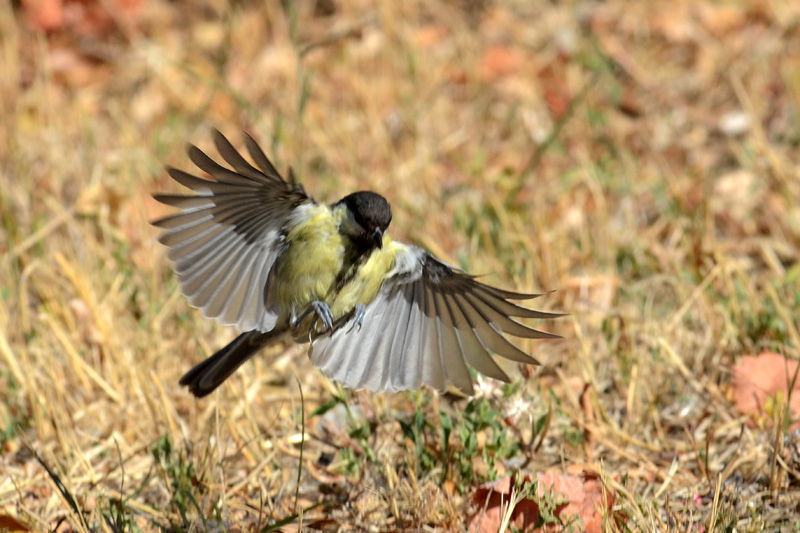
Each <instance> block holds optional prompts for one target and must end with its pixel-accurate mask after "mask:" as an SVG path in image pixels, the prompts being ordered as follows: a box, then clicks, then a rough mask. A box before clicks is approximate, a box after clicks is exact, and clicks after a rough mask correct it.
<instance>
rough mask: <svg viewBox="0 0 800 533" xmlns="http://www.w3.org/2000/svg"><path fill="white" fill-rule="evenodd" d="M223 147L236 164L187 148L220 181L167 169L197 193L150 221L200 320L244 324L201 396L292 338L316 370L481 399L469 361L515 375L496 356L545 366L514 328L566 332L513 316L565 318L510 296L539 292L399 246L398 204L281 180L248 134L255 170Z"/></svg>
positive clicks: (214, 359) (352, 383)
mask: <svg viewBox="0 0 800 533" xmlns="http://www.w3.org/2000/svg"><path fill="white" fill-rule="evenodd" d="M214 144H215V145H216V148H217V150H218V151H219V153H220V155H221V156H222V158H223V159H224V160H225V161H226V162H227V164H228V165H230V167H232V169H229V168H226V167H224V166H222V165H220V164H218V163H217V162H215V161H214V160H212V159H211V158H210V157H209V156H207V155H206V154H205V153H203V152H202V151H201V150H200V149H198V148H197V147H196V146H192V145H190V146H189V147H188V155H189V158H190V159H191V160H192V162H193V163H194V164H195V165H197V167H198V168H199V169H200V170H202V171H204V172H206V173H208V174H209V175H210V176H211V177H212V178H213V180H210V179H206V178H200V177H197V176H193V175H191V174H188V173H186V172H184V171H182V170H178V169H176V168H171V167H168V168H167V171H168V173H169V175H170V176H171V177H172V178H173V179H174V180H175V181H177V182H178V183H180V184H181V185H184V186H186V187H188V188H189V189H191V190H192V191H194V193H195V194H190V195H175V194H156V195H155V196H154V197H155V199H156V200H158V201H159V202H161V203H163V204H166V205H169V206H172V207H176V208H178V209H180V211H179V212H178V213H175V214H172V215H169V216H166V217H164V218H161V219H158V220H156V221H154V222H153V224H154V225H155V226H157V227H159V228H161V229H163V230H164V231H163V233H162V234H161V235H160V237H159V241H160V242H161V243H162V244H164V245H165V246H166V247H167V248H168V252H167V257H168V258H169V260H170V261H171V262H172V264H173V267H174V270H175V272H176V274H177V276H178V282H179V283H180V287H181V289H182V292H183V294H185V295H186V297H188V298H189V302H190V303H191V305H192V306H194V307H196V308H199V309H200V310H201V312H202V314H203V316H205V317H207V318H214V319H216V320H217V321H218V322H219V323H220V324H223V325H233V326H236V327H238V329H239V330H241V331H243V333H241V334H240V335H239V336H238V337H236V339H234V340H233V341H232V342H231V343H230V344H228V345H227V346H225V347H224V348H222V349H221V350H219V351H218V352H216V353H215V354H213V355H212V356H210V357H209V358H207V359H206V360H205V361H203V362H201V363H200V364H198V365H197V366H195V367H194V368H192V369H191V370H190V371H189V372H187V373H186V375H184V376H183V377H182V378H181V380H180V384H181V385H185V386H187V387H188V388H189V390H190V391H191V392H192V394H194V395H195V396H197V397H203V396H206V395H207V394H209V393H210V392H211V391H213V390H214V389H216V388H217V387H218V386H219V385H220V384H221V383H222V382H223V381H225V379H226V378H228V376H230V375H231V374H232V373H233V372H234V371H235V370H236V369H237V368H239V366H241V365H242V363H244V362H245V361H247V360H248V359H249V358H250V357H252V356H253V355H254V354H255V353H256V352H258V351H259V350H261V349H262V348H264V347H265V346H269V345H271V344H275V343H277V342H279V341H282V340H285V339H286V340H293V341H295V342H298V343H303V342H308V343H309V345H310V346H309V350H308V354H309V357H310V359H311V362H312V363H313V365H314V366H316V367H318V368H319V369H320V370H322V372H323V373H324V374H325V375H326V376H328V377H329V378H330V379H333V380H335V381H337V382H339V383H341V384H342V385H345V386H347V387H350V388H353V389H369V390H371V391H379V392H380V391H400V390H407V389H418V388H420V387H422V386H423V385H428V386H430V387H432V388H434V389H437V390H440V391H444V390H446V389H449V388H455V389H457V390H458V391H460V392H461V393H463V394H467V395H471V394H472V393H473V382H472V376H471V375H470V367H474V368H475V369H476V370H477V371H479V372H481V373H483V374H485V375H487V376H489V377H492V378H495V379H499V380H501V381H504V382H508V381H509V378H508V376H507V375H506V373H505V372H504V371H503V370H502V369H501V368H500V367H499V366H498V365H497V363H495V361H494V360H493V359H492V357H491V355H490V354H492V353H495V354H497V355H500V356H502V357H505V358H506V359H510V360H512V361H517V362H520V363H527V364H533V365H535V364H539V363H538V361H537V360H536V359H534V358H532V357H531V356H529V355H528V354H526V353H525V352H523V351H522V350H520V349H519V348H518V347H516V346H515V345H514V344H512V343H511V342H509V341H508V340H507V339H506V337H505V335H504V334H509V335H514V336H516V337H524V338H529V339H542V338H551V337H557V335H553V334H551V333H546V332H542V331H538V330H535V329H532V328H530V327H528V326H526V325H523V324H521V323H519V322H517V321H515V320H513V319H512V318H511V317H521V318H536V319H547V318H554V317H557V316H561V315H559V314H555V313H545V312H541V311H535V310H533V309H528V308H526V307H521V306H519V305H517V304H516V303H513V301H514V300H527V299H532V298H536V297H537V296H540V295H539V294H521V293H517V292H510V291H505V290H501V289H497V288H494V287H490V286H488V285H485V284H483V283H480V282H479V281H477V280H476V278H475V277H473V276H470V275H468V274H466V273H464V272H463V271H461V270H459V269H457V268H454V267H452V266H450V265H448V264H446V263H444V262H443V261H441V260H439V259H437V258H436V257H434V256H433V255H431V254H430V253H428V252H427V251H425V250H423V249H421V248H418V247H416V246H412V245H409V244H403V243H400V242H395V241H393V240H391V238H389V236H388V235H387V229H388V228H389V223H390V222H391V220H392V211H391V208H390V206H389V203H388V202H387V201H386V199H385V198H383V197H382V196H381V195H379V194H376V193H374V192H369V191H361V192H356V193H353V194H350V195H348V196H345V197H344V198H342V199H341V200H339V201H338V202H336V203H334V204H331V205H325V204H321V203H317V202H316V201H314V199H313V198H312V197H311V196H310V195H309V194H308V193H306V191H305V189H304V188H303V186H302V185H301V184H300V183H298V182H296V181H295V178H294V175H293V174H292V171H291V170H290V171H289V179H288V181H287V180H284V179H283V178H282V177H281V175H280V174H279V173H278V171H277V170H275V167H274V166H273V165H272V163H270V161H269V159H267V157H266V155H264V152H263V151H262V150H261V148H259V146H258V144H257V143H256V142H255V141H254V140H253V138H252V137H250V136H249V135H247V136H246V139H245V144H246V146H247V150H248V152H249V153H250V157H251V158H252V161H253V163H255V166H254V165H253V164H251V163H249V162H247V161H246V160H245V158H244V157H242V155H240V154H239V152H237V151H236V150H235V149H234V147H233V146H232V145H231V143H230V142H229V141H228V140H227V139H226V138H225V137H224V136H223V135H222V134H221V133H220V132H219V131H216V130H215V131H214Z"/></svg>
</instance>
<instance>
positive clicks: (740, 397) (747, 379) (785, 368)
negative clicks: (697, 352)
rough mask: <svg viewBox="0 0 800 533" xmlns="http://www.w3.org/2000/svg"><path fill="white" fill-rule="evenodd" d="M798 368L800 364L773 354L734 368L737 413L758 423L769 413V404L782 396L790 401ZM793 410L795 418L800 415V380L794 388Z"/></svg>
mask: <svg viewBox="0 0 800 533" xmlns="http://www.w3.org/2000/svg"><path fill="white" fill-rule="evenodd" d="M797 365H798V362H797V361H790V360H789V359H787V358H786V357H785V356H783V355H781V354H777V353H772V352H770V351H764V352H761V354H759V355H755V356H753V355H747V356H744V357H742V358H741V359H739V362H738V363H736V365H735V366H734V367H733V394H734V398H735V401H736V410H737V411H739V412H740V413H742V414H747V415H754V416H753V417H752V418H751V419H750V422H751V423H753V424H755V422H756V418H758V417H763V416H765V415H767V414H768V413H767V411H768V410H769V409H767V407H768V402H772V401H774V400H775V398H776V397H777V396H778V395H779V394H780V395H782V398H783V401H786V399H787V398H788V396H789V394H788V391H789V385H790V384H791V381H792V379H793V377H794V375H795V373H796V372H797ZM789 407H790V409H791V412H792V416H797V415H798V413H800V379H799V380H797V382H795V384H794V388H793V389H792V397H791V401H790V402H789Z"/></svg>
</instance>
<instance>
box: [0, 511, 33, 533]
mask: <svg viewBox="0 0 800 533" xmlns="http://www.w3.org/2000/svg"><path fill="white" fill-rule="evenodd" d="M0 531H8V532H9V533H15V532H17V531H33V528H32V527H31V526H29V525H27V524H25V523H23V522H20V521H19V520H17V519H16V518H14V517H13V516H9V515H7V514H4V515H0Z"/></svg>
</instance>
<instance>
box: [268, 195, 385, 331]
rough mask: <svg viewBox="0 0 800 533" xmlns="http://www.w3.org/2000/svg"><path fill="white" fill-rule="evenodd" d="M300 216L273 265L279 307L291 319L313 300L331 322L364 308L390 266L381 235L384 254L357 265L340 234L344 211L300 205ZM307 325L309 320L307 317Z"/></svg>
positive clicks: (376, 251) (374, 253)
mask: <svg viewBox="0 0 800 533" xmlns="http://www.w3.org/2000/svg"><path fill="white" fill-rule="evenodd" d="M298 209H304V210H305V212H303V213H302V216H299V217H298V219H299V222H298V223H297V224H296V225H295V226H294V227H292V228H291V229H290V230H289V232H288V233H287V235H286V249H285V251H284V252H283V254H281V257H280V259H279V261H278V263H277V264H276V271H275V273H274V274H275V276H276V278H275V290H276V297H277V302H278V305H279V306H280V308H281V309H282V310H285V312H287V313H288V314H289V316H290V317H294V316H297V315H299V314H301V313H302V312H303V311H305V310H306V309H308V307H309V306H310V305H311V303H312V302H314V301H323V302H325V303H327V304H328V305H329V306H330V308H331V312H332V314H333V319H334V321H335V320H337V319H339V318H341V317H343V316H345V315H347V314H348V313H349V312H350V311H352V310H353V309H354V308H355V307H356V306H357V305H358V304H363V305H367V304H369V303H370V302H371V301H372V300H373V299H374V298H375V296H376V295H377V294H378V291H379V290H380V288H381V285H382V284H383V280H384V278H385V276H386V273H387V272H388V271H389V270H391V268H392V265H393V261H394V246H393V243H392V241H391V239H390V238H389V237H388V236H384V239H383V249H378V248H375V249H373V250H371V251H370V252H367V253H368V255H367V256H366V257H365V258H361V259H360V260H359V257H358V254H357V253H356V248H355V244H354V243H353V242H352V241H351V240H350V238H349V237H347V236H346V235H344V234H342V232H341V231H340V221H341V218H342V217H343V216H344V212H343V208H334V209H330V208H329V207H327V206H324V205H310V206H308V207H306V206H301V207H299V208H298ZM309 318H310V320H308V323H310V322H311V321H312V320H313V318H312V317H309Z"/></svg>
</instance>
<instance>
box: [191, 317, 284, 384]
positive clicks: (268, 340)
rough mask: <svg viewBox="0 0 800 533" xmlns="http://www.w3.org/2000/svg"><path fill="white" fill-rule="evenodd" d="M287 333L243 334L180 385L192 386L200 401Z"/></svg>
mask: <svg viewBox="0 0 800 533" xmlns="http://www.w3.org/2000/svg"><path fill="white" fill-rule="evenodd" d="M283 333H284V332H283V331H278V330H277V328H276V329H275V330H272V331H270V332H267V333H262V332H260V331H247V332H245V333H242V334H241V335H239V336H238V337H236V338H235V339H234V340H233V341H232V342H231V343H230V344H228V345H227V346H225V347H224V348H222V349H220V350H218V351H217V352H216V353H215V354H214V355H212V356H210V357H208V358H207V359H206V360H205V361H203V362H202V363H199V364H198V365H196V366H195V367H194V368H192V369H191V370H189V371H188V372H187V373H186V374H184V376H183V377H182V378H181V380H180V381H179V383H180V384H181V385H183V386H185V387H189V391H191V393H192V394H194V395H195V396H196V397H198V398H202V397H204V396H207V395H209V394H210V393H211V392H213V391H214V389H216V388H217V387H219V386H220V385H222V382H223V381H225V380H226V379H228V377H230V375H231V374H233V373H234V372H235V371H236V369H237V368H239V367H240V366H242V364H243V363H244V362H245V361H247V360H248V359H250V358H251V357H252V356H254V355H255V354H256V353H257V352H258V351H259V350H261V349H262V348H264V347H266V346H268V345H270V344H273V343H275V342H277V341H278V340H279V339H280V338H281V337H282V336H283Z"/></svg>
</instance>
